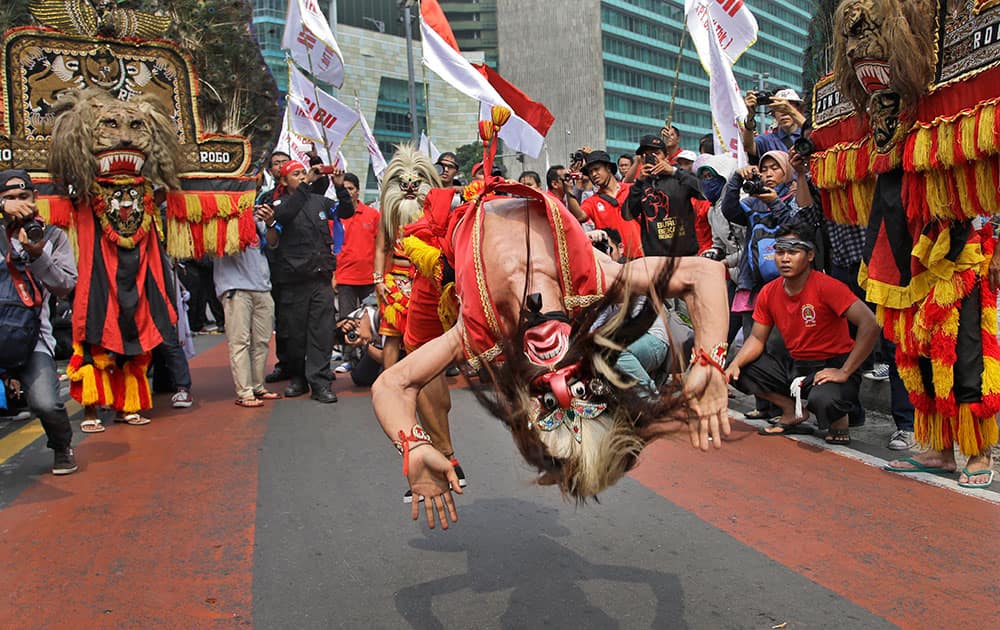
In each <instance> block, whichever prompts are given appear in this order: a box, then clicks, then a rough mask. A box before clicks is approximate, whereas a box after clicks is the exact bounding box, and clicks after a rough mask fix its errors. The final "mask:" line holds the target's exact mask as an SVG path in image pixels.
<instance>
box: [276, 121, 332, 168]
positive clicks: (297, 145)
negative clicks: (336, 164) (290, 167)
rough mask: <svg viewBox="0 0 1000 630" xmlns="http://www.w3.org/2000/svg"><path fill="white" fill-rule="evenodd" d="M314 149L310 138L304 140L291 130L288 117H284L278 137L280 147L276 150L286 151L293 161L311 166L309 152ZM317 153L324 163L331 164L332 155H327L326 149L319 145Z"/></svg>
mask: <svg viewBox="0 0 1000 630" xmlns="http://www.w3.org/2000/svg"><path fill="white" fill-rule="evenodd" d="M312 148H313V143H312V142H311V141H310V140H309V138H304V137H302V136H300V135H299V134H297V133H294V132H292V131H291V130H289V128H288V116H287V115H286V116H284V118H283V119H282V124H281V134H280V135H279V136H278V145H277V146H276V147H275V149H277V150H278V151H285V152H286V153H288V155H290V156H291V158H292V159H293V160H295V161H297V162H302V163H303V164H309V152H310V151H312ZM316 151H317V155H319V156H320V157H321V158H323V160H324V162H326V163H327V164H329V157H330V155H329V154H328V153H326V149H324V148H323V147H321V146H318V145H317V146H316Z"/></svg>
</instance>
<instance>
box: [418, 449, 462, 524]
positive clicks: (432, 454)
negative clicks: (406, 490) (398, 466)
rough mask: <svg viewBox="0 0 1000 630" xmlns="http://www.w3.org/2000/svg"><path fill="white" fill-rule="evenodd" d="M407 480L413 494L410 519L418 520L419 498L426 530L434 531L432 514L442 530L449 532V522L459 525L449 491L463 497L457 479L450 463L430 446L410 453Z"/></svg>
mask: <svg viewBox="0 0 1000 630" xmlns="http://www.w3.org/2000/svg"><path fill="white" fill-rule="evenodd" d="M409 466H410V470H409V476H408V480H409V482H410V491H412V492H413V510H412V512H411V514H410V516H412V517H413V520H417V518H419V516H420V497H424V502H423V503H424V510H425V511H426V512H427V526H428V527H430V528H431V529H434V521H435V514H436V518H437V520H438V521H439V522H440V523H441V529H448V518H449V517H450V518H451V521H452V522H453V523H455V522H458V512H457V511H456V509H455V499H454V497H452V495H451V491H452V489H454V490H455V492H457V493H459V494H462V488H461V487H459V485H458V475H456V474H455V469H454V468H453V467H452V465H451V461H450V460H449V459H448V458H447V457H445V456H444V455H442V454H441V451H439V450H437V449H436V448H434V446H433V445H430V444H428V445H426V446H421V447H419V448H415V449H413V450H411V451H410V465H409Z"/></svg>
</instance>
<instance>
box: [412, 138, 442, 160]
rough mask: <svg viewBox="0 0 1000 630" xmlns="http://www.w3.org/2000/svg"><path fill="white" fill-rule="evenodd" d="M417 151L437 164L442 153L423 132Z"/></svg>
mask: <svg viewBox="0 0 1000 630" xmlns="http://www.w3.org/2000/svg"><path fill="white" fill-rule="evenodd" d="M417 150H418V151H420V152H421V153H423V154H424V155H426V156H427V157H429V158H430V159H431V162H437V159H438V158H439V157H441V152H440V151H438V148H437V147H436V146H434V143H433V142H431V139H430V138H428V137H427V134H426V133H424V132H423V131H421V132H420V146H418V147H417Z"/></svg>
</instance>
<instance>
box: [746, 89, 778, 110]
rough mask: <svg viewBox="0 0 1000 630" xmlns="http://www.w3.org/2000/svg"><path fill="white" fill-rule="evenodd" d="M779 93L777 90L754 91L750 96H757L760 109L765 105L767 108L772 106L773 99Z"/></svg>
mask: <svg viewBox="0 0 1000 630" xmlns="http://www.w3.org/2000/svg"><path fill="white" fill-rule="evenodd" d="M777 93H778V91H777V90H771V91H770V92H766V91H761V90H754V91H752V92H750V94H754V95H756V96H757V106H758V107H759V106H761V105H763V106H765V107H767V106H769V105H770V104H771V98H772V97H773V96H774V95H775V94H777Z"/></svg>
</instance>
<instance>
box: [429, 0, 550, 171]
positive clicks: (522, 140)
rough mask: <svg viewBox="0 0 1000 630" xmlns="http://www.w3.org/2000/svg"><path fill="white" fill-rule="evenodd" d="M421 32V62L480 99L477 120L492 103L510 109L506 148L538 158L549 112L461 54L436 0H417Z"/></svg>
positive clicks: (503, 131)
mask: <svg viewBox="0 0 1000 630" xmlns="http://www.w3.org/2000/svg"><path fill="white" fill-rule="evenodd" d="M420 33H421V36H422V38H423V52H424V65H425V66H427V67H428V68H430V70H431V71H432V72H434V73H435V74H436V75H438V76H439V77H441V78H442V79H444V80H445V81H446V82H448V84H449V85H451V86H452V87H454V88H455V89H456V90H458V91H459V92H461V93H463V94H465V95H466V96H469V97H471V98H473V99H475V100H477V101H479V102H480V104H481V105H480V113H479V117H480V120H489V119H490V117H491V116H490V107H492V106H494V105H501V106H503V107H506V108H507V109H509V110H511V112H512V115H511V117H510V119H509V120H508V121H507V124H505V125H504V126H503V128H502V129H501V130H500V138H501V139H502V140H503V141H504V142H505V143H507V146H508V147H510V148H512V149H514V150H516V151H521V152H522V153H527V154H528V155H530V156H531V157H538V154H539V153H541V152H542V145H543V144H544V143H545V134H547V133H548V132H549V128H550V127H551V126H552V123H553V122H554V121H555V118H554V117H553V116H552V113H551V112H550V111H549V110H548V109H547V108H546V107H545V106H544V105H542V104H541V103H536V102H535V101H533V100H531V99H530V98H528V96H527V95H526V94H525V93H524V92H522V91H521V90H519V89H517V87H515V86H514V85H512V84H511V83H509V82H507V81H506V80H505V79H504V78H503V77H501V76H500V75H499V74H498V73H497V72H496V71H495V70H493V69H492V68H490V67H489V66H486V65H480V64H472V63H470V62H469V61H468V60H467V59H466V58H465V57H463V56H462V53H461V51H460V50H459V48H458V42H457V41H456V40H455V35H454V34H453V33H452V31H451V26H450V25H449V24H448V19H447V18H446V17H445V15H444V11H442V10H441V5H439V4H438V2H437V0H423V1H422V2H421V3H420Z"/></svg>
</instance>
